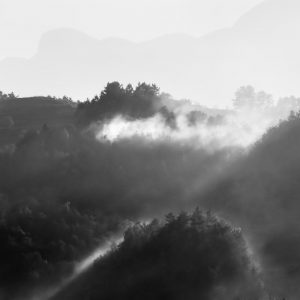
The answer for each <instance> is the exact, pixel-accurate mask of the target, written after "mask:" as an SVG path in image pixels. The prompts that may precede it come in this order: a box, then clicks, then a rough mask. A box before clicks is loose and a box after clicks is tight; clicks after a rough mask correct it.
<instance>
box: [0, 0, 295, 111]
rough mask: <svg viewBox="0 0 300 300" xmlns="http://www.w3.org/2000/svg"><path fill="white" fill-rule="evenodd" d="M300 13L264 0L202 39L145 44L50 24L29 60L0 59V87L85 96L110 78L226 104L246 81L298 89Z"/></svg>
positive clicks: (288, 0) (283, 90) (277, 89)
mask: <svg viewBox="0 0 300 300" xmlns="http://www.w3.org/2000/svg"><path fill="white" fill-rule="evenodd" d="M299 12H300V3H299V2H298V1H297V0H285V1H283V0H266V1H264V2H263V3H262V4H260V5H258V6H256V7H255V8H253V9H252V10H250V11H249V12H247V13H246V14H245V15H244V16H242V17H241V18H240V19H239V20H238V21H237V22H236V24H235V25H234V26H233V27H231V28H226V29H222V30H219V31H216V32H212V33H210V34H208V35H206V36H203V37H201V38H194V37H191V36H188V35H184V34H174V35H167V36H162V37H159V38H156V39H153V40H150V41H146V42H142V43H133V42H130V41H127V40H122V39H117V38H109V39H103V40H97V39H95V38H92V37H90V36H88V35H86V34H83V33H81V32H78V31H76V30H72V29H57V30H53V31H51V32H48V33H46V34H45V35H44V36H43V37H42V38H41V41H40V44H39V47H38V50H37V53H36V54H35V55H34V56H33V57H32V58H31V59H28V60H27V59H20V58H7V59H5V60H3V61H2V62H1V63H0V87H1V89H3V90H4V91H7V92H8V91H14V92H16V93H19V94H21V95H22V96H26V95H32V94H46V95H47V94H51V95H56V96H63V95H64V94H66V95H68V96H71V97H73V98H74V99H75V100H77V99H80V100H84V99H85V98H86V97H92V96H94V95H95V94H96V93H99V91H100V90H101V89H102V88H103V86H104V85H105V84H106V83H107V82H108V81H114V80H118V81H121V82H123V83H124V84H126V83H128V82H132V83H137V82H139V81H146V82H150V83H152V82H153V83H156V84H157V85H158V86H160V87H161V88H162V90H164V91H168V92H170V93H171V94H173V95H174V96H175V97H177V98H182V97H188V98H190V99H192V100H193V101H195V102H198V103H202V104H206V105H219V106H224V105H226V104H229V103H230V99H231V98H232V97H233V94H234V92H235V90H236V89H237V88H238V87H239V86H241V85H245V84H252V85H254V86H256V87H257V88H258V89H265V90H267V91H268V92H271V93H274V94H275V95H276V96H280V95H286V94H300V86H299V85H298V77H299V75H300V74H299V73H300V71H299V70H300V68H299V64H300V58H299V55H298V53H299V50H300V49H299V48H300V35H299V31H300V29H299V28H300V27H299V22H300V21H299V20H298V13H299ZM287 78H288V80H287Z"/></svg>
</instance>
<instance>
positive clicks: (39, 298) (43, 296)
mask: <svg viewBox="0 0 300 300" xmlns="http://www.w3.org/2000/svg"><path fill="white" fill-rule="evenodd" d="M122 241H123V237H114V238H111V239H109V240H108V241H106V242H105V243H104V244H103V245H101V246H100V247H99V248H97V249H96V250H94V251H93V252H92V253H91V254H89V255H88V256H87V257H85V258H84V259H83V260H82V261H80V262H78V263H77V264H76V266H75V268H74V271H73V273H72V274H71V275H70V276H69V277H67V278H66V279H64V280H63V281H62V282H61V283H59V284H57V285H56V286H54V287H52V288H49V289H48V290H46V291H43V292H41V293H39V294H38V295H35V296H33V297H31V298H29V299H28V300H51V299H52V298H53V297H54V296H56V295H57V294H58V293H59V292H60V291H62V290H63V289H64V288H65V287H66V286H68V285H69V284H70V283H71V282H73V281H74V280H75V279H76V278H78V277H79V276H80V275H81V274H82V273H84V272H85V271H87V270H88V269H89V268H90V267H91V266H92V265H93V263H94V262H95V261H96V260H97V259H99V258H100V257H101V256H103V255H105V254H106V253H108V251H109V250H110V249H111V247H112V245H119V244H120V243H122Z"/></svg>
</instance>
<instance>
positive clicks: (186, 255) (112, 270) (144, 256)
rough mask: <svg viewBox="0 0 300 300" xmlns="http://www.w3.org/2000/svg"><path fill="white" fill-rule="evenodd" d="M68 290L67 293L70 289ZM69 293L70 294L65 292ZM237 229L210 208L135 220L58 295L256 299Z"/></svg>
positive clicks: (255, 277) (259, 290) (257, 284)
mask: <svg viewBox="0 0 300 300" xmlns="http://www.w3.org/2000/svg"><path fill="white" fill-rule="evenodd" d="M70 291H71V292H70ZM68 293H69V294H68ZM261 296H263V287H262V282H261V280H260V277H259V274H258V271H257V270H256V266H255V264H254V262H253V261H252V257H251V256H250V255H249V253H248V250H247V246H246V242H245V240H244V239H243V237H242V233H241V230H240V229H236V228H233V227H232V226H230V225H229V224H227V223H225V222H224V221H222V220H219V219H218V218H217V217H216V216H214V215H212V214H211V213H210V212H206V213H203V212H201V211H200V210H199V209H196V210H195V211H193V212H192V213H191V214H187V213H184V212H182V213H180V214H179V215H177V216H175V215H173V214H172V213H169V214H167V215H166V216H165V221H164V222H159V221H158V220H156V219H154V220H153V221H152V222H150V223H149V224H148V225H146V224H142V223H137V224H135V225H134V226H132V227H130V228H129V229H127V231H125V233H124V241H123V242H122V243H121V244H120V245H119V246H117V247H114V248H112V250H111V251H110V252H109V253H108V254H106V255H105V256H104V257H102V258H101V259H99V260H98V261H97V262H96V263H95V265H94V266H93V268H92V269H91V270H90V271H89V272H88V273H87V274H85V276H84V277H83V278H82V279H81V280H78V282H75V284H73V285H72V286H71V287H70V288H69V289H67V290H66V292H65V293H61V295H58V299H66V300H67V299H91V300H92V299H175V300H176V299H249V300H250V299H260V297H261Z"/></svg>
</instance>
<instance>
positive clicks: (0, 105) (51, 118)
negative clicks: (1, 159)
mask: <svg viewBox="0 0 300 300" xmlns="http://www.w3.org/2000/svg"><path fill="white" fill-rule="evenodd" d="M76 106H77V104H76V103H75V102H72V101H71V99H69V98H67V97H64V98H62V99H57V98H53V97H50V96H49V97H29V98H19V97H16V96H15V95H14V94H10V95H5V94H0V146H3V145H7V144H13V143H15V142H16V141H17V139H18V138H19V137H20V135H21V134H22V133H24V131H27V130H37V129H40V128H41V127H42V126H43V124H47V125H48V126H50V127H62V126H67V125H69V124H72V123H73V116H74V112H75V110H76Z"/></svg>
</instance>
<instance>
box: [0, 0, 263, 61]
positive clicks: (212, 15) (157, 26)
mask: <svg viewBox="0 0 300 300" xmlns="http://www.w3.org/2000/svg"><path fill="white" fill-rule="evenodd" d="M260 2H262V0H226V1H225V0H26V1H25V0H0V39H1V47H0V58H3V57H6V56H25V57H29V56H31V55H32V54H33V53H34V52H35V49H36V47H37V43H38V40H39V38H40V36H41V35H42V34H43V33H44V32H46V31H48V30H51V29H54V28H59V27H71V28H75V29H79V30H81V31H83V32H86V33H88V34H90V35H92V36H95V37H97V38H103V37H107V36H116V37H121V38H126V39H130V40H133V41H142V40H147V39H151V38H154V37H156V36H159V35H162V34H166V33H174V32H180V33H188V34H191V35H196V36H200V35H202V34H205V33H207V32H209V31H212V30H215V29H219V28H223V27H227V26H231V25H232V24H233V23H234V22H235V21H236V20H237V19H238V18H239V16H240V15H242V14H243V13H244V12H246V11H247V10H249V9H250V8H251V7H252V6H255V5H256V4H258V3H260Z"/></svg>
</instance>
